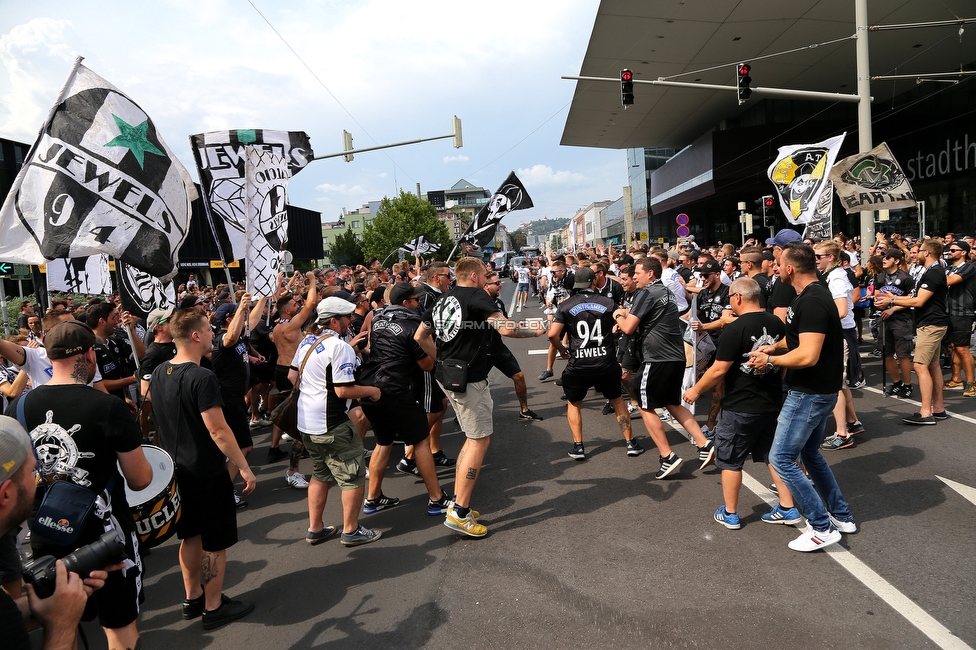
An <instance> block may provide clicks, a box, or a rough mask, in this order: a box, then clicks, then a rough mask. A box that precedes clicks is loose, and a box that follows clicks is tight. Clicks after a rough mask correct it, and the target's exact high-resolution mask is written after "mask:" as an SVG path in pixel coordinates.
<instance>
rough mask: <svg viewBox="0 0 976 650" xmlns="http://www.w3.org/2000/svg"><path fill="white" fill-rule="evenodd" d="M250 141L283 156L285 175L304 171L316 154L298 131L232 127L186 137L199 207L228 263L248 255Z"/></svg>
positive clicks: (222, 255)
mask: <svg viewBox="0 0 976 650" xmlns="http://www.w3.org/2000/svg"><path fill="white" fill-rule="evenodd" d="M249 145H250V146H253V147H255V148H257V149H260V150H263V151H269V152H271V153H273V154H275V155H276V156H280V157H282V158H284V160H285V162H286V163H287V169H288V176H289V177H291V176H294V175H295V174H297V173H298V172H300V171H301V170H302V169H304V167H305V165H307V164H308V163H310V162H311V161H312V158H313V156H314V155H315V154H314V153H313V152H312V144H311V142H310V141H309V138H308V135H306V134H305V133H304V132H302V131H272V130H270V129H232V130H230V131H211V132H210V133H199V134H197V135H191V136H190V148H191V149H193V158H194V160H195V161H196V164H197V170H198V171H199V172H200V185H201V187H202V188H203V205H204V207H205V208H206V210H207V217H208V218H209V220H210V228H211V230H213V234H214V239H216V240H217V248H218V250H219V251H220V256H221V258H222V259H223V260H224V262H228V263H229V262H233V261H234V260H240V259H245V258H246V256H247V241H246V237H245V230H246V228H247V212H246V208H245V202H246V197H245V194H246V193H245V189H244V167H245V165H246V162H247V153H246V151H245V148H246V147H247V146H249Z"/></svg>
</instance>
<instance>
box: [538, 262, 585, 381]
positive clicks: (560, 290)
mask: <svg viewBox="0 0 976 650" xmlns="http://www.w3.org/2000/svg"><path fill="white" fill-rule="evenodd" d="M575 283H576V279H575V277H574V274H573V272H572V271H570V270H568V269H567V268H566V262H565V261H563V260H556V261H554V262H553V263H552V274H551V275H550V276H549V288H548V289H547V290H546V309H545V314H546V317H547V318H548V319H549V322H552V320H553V316H554V315H555V314H556V307H558V306H559V303H561V302H562V301H564V300H567V299H568V298H569V297H570V296H571V295H572V293H573V286H574V285H575ZM555 364H556V348H555V346H553V345H550V346H549V350H548V352H547V353H546V369H545V370H543V371H542V374H540V375H539V381H545V380H547V379H549V378H550V377H552V369H553V367H554V366H555Z"/></svg>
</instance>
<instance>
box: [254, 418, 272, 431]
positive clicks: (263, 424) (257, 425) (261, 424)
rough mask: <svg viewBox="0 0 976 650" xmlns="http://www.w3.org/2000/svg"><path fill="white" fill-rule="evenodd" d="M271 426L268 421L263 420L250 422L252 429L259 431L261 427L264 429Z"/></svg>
mask: <svg viewBox="0 0 976 650" xmlns="http://www.w3.org/2000/svg"><path fill="white" fill-rule="evenodd" d="M269 424H271V423H270V422H269V421H267V420H264V419H257V420H251V428H252V429H260V428H261V427H266V426H268V425H269Z"/></svg>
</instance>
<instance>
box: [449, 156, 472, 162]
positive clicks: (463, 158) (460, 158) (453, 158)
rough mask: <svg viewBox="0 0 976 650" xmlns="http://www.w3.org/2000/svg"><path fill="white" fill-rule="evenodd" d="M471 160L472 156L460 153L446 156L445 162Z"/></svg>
mask: <svg viewBox="0 0 976 650" xmlns="http://www.w3.org/2000/svg"><path fill="white" fill-rule="evenodd" d="M469 160H470V158H468V157H467V156H465V155H464V154H458V155H456V156H444V162H445V163H449V162H468V161H469Z"/></svg>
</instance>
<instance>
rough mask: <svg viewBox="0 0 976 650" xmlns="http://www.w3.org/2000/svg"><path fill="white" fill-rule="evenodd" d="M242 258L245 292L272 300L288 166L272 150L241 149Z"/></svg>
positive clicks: (283, 232) (284, 236)
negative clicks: (243, 208) (242, 185)
mask: <svg viewBox="0 0 976 650" xmlns="http://www.w3.org/2000/svg"><path fill="white" fill-rule="evenodd" d="M245 156H246V163H245V166H244V180H245V183H244V189H245V198H246V199H247V200H246V202H245V210H244V213H245V217H246V223H245V226H246V227H245V231H244V238H245V242H246V245H245V249H244V252H245V255H244V257H245V259H246V260H247V290H248V291H249V292H250V294H251V295H252V296H254V297H255V298H257V297H260V296H267V297H268V298H273V297H274V295H275V289H276V288H277V284H278V266H279V258H278V254H279V253H280V252H281V251H282V250H284V248H285V245H286V244H287V243H288V210H287V208H286V203H287V202H288V193H287V189H288V177H289V173H288V163H287V162H286V161H285V158H284V157H283V156H281V155H279V154H278V153H276V152H275V151H273V150H269V149H265V148H263V147H253V146H250V145H248V146H247V147H245Z"/></svg>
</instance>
